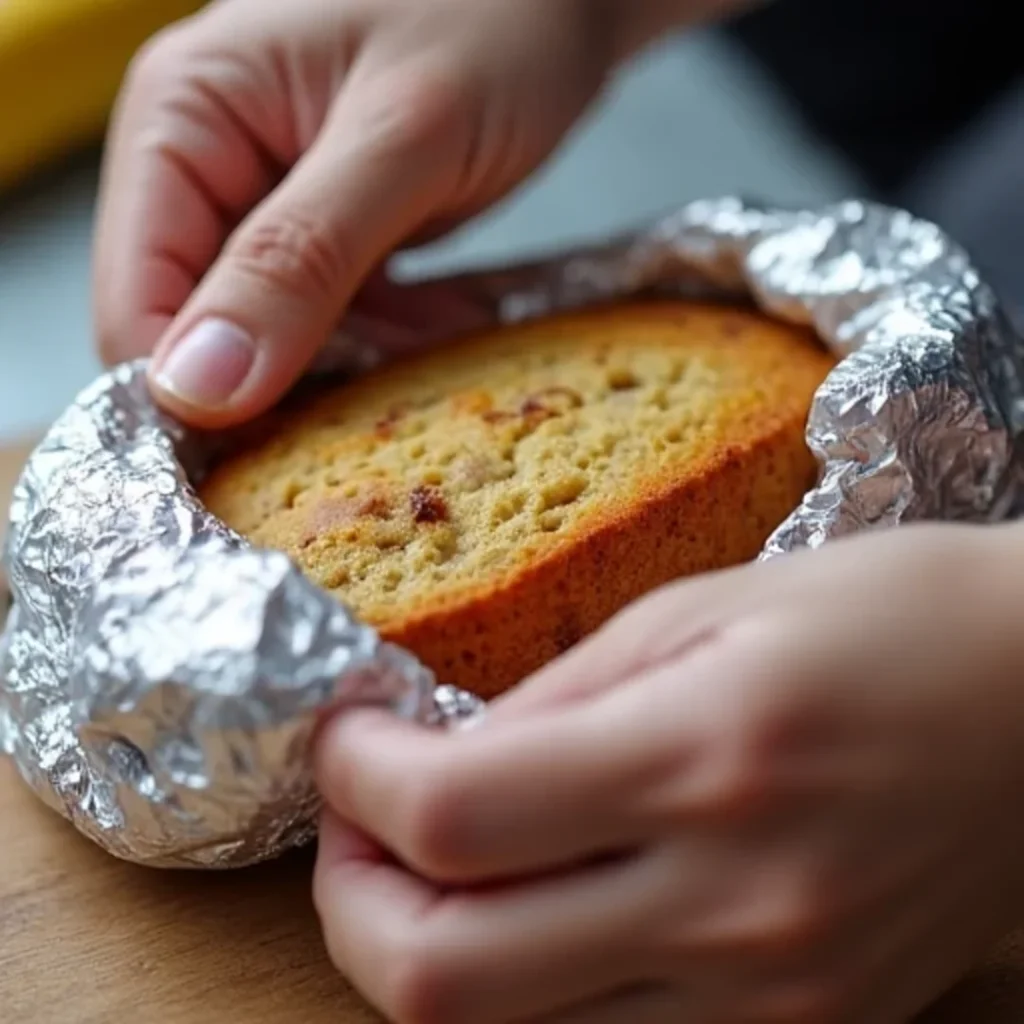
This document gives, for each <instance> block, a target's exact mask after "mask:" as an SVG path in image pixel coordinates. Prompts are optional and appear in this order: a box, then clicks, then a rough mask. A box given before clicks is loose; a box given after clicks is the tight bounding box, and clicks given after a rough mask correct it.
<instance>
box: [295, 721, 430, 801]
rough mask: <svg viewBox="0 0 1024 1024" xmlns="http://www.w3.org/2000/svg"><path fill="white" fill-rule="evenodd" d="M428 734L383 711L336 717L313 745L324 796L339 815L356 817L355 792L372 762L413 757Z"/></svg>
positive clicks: (315, 767)
mask: <svg viewBox="0 0 1024 1024" xmlns="http://www.w3.org/2000/svg"><path fill="white" fill-rule="evenodd" d="M425 732H426V730H424V729H423V728H422V727H420V726H416V725H414V724H412V723H410V722H407V721H405V720H404V719H401V718H398V717H397V716H396V715H394V714H392V713H391V712H389V711H384V710H381V709H379V708H356V709H349V710H343V711H340V712H336V713H334V714H333V715H331V717H329V718H327V719H326V720H325V721H324V722H323V724H322V725H321V726H320V728H319V730H318V731H317V734H316V737H315V738H314V742H313V774H314V778H315V779H316V783H317V786H318V788H319V790H320V794H321V796H323V798H324V800H326V801H327V803H328V805H329V806H330V807H331V808H333V809H334V810H335V811H337V812H339V813H341V814H346V813H348V814H349V815H352V813H353V812H354V811H355V808H356V802H357V801H356V797H355V793H354V790H355V789H356V788H357V787H358V786H359V785H360V783H361V780H362V779H363V776H364V775H365V773H366V771H367V768H368V767H369V765H368V758H370V757H373V756H374V755H378V756H380V757H382V758H387V759H390V758H391V757H393V756H399V757H400V756H402V753H403V752H404V753H408V754H411V753H412V752H413V749H414V747H415V745H416V744H417V743H418V742H420V741H421V739H422V737H423V735H424V734H425Z"/></svg>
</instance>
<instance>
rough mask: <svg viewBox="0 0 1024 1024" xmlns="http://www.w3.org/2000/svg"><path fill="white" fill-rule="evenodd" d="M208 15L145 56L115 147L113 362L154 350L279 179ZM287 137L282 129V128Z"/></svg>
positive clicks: (109, 355)
mask: <svg viewBox="0 0 1024 1024" xmlns="http://www.w3.org/2000/svg"><path fill="white" fill-rule="evenodd" d="M206 26H207V21H206V20H204V19H202V17H201V16H197V17H196V18H194V19H190V20H188V21H187V22H182V23H181V24H179V25H178V26H175V27H174V28H173V29H171V30H168V31H166V32H165V33H163V34H162V35H160V36H158V37H156V38H155V39H154V40H153V41H152V42H151V43H150V44H149V45H148V46H147V47H145V48H144V49H143V50H142V52H141V53H140V55H139V56H138V57H137V58H136V60H135V62H134V63H133V66H132V70H131V71H130V73H129V76H128V82H127V85H126V87H125V90H124V91H123V94H122V98H121V100H120V101H119V104H118V109H117V111H116V114H115V117H114V123H113V128H112V131H111V135H110V140H109V142H108V148H107V158H106V160H105V164H104V172H103V180H102V186H101V195H100V204H99V214H98V221H97V231H96V246H95V261H94V263H95V304H96V308H95V316H96V326H97V333H98V338H99V344H100V351H101V355H102V356H103V358H104V359H105V360H106V361H107V362H108V363H113V362H120V361H122V360H125V359H130V358H135V357H138V356H142V355H148V354H149V353H150V352H151V351H152V349H153V346H154V345H155V344H156V342H157V340H158V338H159V337H160V336H161V334H163V332H164V331H165V330H166V329H167V326H168V325H169V324H170V322H171V320H172V318H173V317H174V315H175V314H176V313H177V312H178V310H179V309H181V307H182V305H183V304H184V303H185V301H186V300H187V298H188V296H189V295H190V294H191V292H192V291H193V289H194V288H195V286H196V284H197V283H198V282H199V280H200V279H201V277H202V275H203V274H204V273H205V271H206V269H207V268H208V267H209V266H210V264H211V263H212V262H213V260H214V259H215V257H216V255H217V253H218V251H219V250H220V248H221V246H222V244H223V242H224V239H225V238H226V237H227V234H228V232H229V230H230V229H231V226H232V225H233V224H234V223H236V222H237V221H238V220H239V219H240V218H241V216H242V215H243V214H244V213H245V212H246V211H247V210H248V209H250V208H251V207H252V206H253V205H254V204H255V203H256V202H258V201H259V200H260V199H261V198H262V197H263V196H264V195H266V194H267V192H268V191H269V190H270V188H271V187H272V185H273V183H274V181H275V180H276V177H277V173H278V172H277V170H276V164H275V160H274V158H273V157H272V155H271V151H272V150H274V149H275V148H276V150H277V154H278V156H279V157H280V158H281V159H283V158H285V157H287V155H288V154H287V151H286V146H285V145H284V142H283V140H279V139H275V138H274V137H273V133H269V134H268V133H267V132H266V131H264V132H258V131H257V129H256V126H254V125H253V124H252V123H251V122H249V121H248V120H246V117H245V110H244V109H243V108H239V109H237V110H236V108H235V106H233V105H232V104H231V103H230V102H229V100H228V99H226V98H225V97H228V96H229V95H230V93H231V87H230V84H229V83H230V79H231V76H232V75H234V74H235V72H236V70H237V69H236V68H235V67H234V65H233V64H232V63H231V62H230V61H229V60H227V59H225V58H223V57H217V56H214V55H212V51H211V50H210V49H209V47H211V46H212V43H213V42H214V41H215V40H213V39H212V37H211V38H210V40H209V41H208V38H207V37H208V36H210V33H209V32H208V31H207V28H206ZM278 134H280V133H278Z"/></svg>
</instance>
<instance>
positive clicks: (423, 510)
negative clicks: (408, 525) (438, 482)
mask: <svg viewBox="0 0 1024 1024" xmlns="http://www.w3.org/2000/svg"><path fill="white" fill-rule="evenodd" d="M409 508H410V509H412V518H413V520H414V521H415V522H417V523H443V522H444V521H445V520H446V519H447V518H448V504H447V502H445V500H444V495H443V494H442V493H441V492H440V491H439V490H438V489H437V488H436V487H427V486H424V485H420V486H419V487H414V488H413V489H412V490H411V491H410V492H409Z"/></svg>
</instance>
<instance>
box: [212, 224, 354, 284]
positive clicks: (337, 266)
mask: <svg viewBox="0 0 1024 1024" xmlns="http://www.w3.org/2000/svg"><path fill="white" fill-rule="evenodd" d="M351 253H352V248H351V247H350V246H349V245H348V244H347V242H346V241H345V240H344V239H343V238H342V233H341V231H340V230H332V231H329V230H327V229H326V228H325V226H324V225H323V224H318V223H317V222H316V221H315V220H314V219H313V218H311V217H309V216H305V215H301V214H293V215H291V216H288V217H281V218H276V219H273V220H265V221H261V222H259V223H256V224H251V225H248V226H247V227H245V228H243V229H242V230H241V231H239V232H238V233H237V234H236V236H235V237H234V238H233V239H232V240H231V243H230V244H229V246H228V248H227V251H226V258H227V259H228V260H229V261H230V265H231V266H232V267H233V268H234V269H235V270H236V271H237V272H239V273H241V274H243V275H245V276H247V277H253V278H256V279H257V280H258V281H260V282H261V283H262V284H265V285H269V286H270V287H271V288H273V289H275V290H277V291H283V292H286V293H289V294H293V295H295V296H296V297H298V298H304V299H309V300H313V301H316V302H321V301H324V300H325V299H329V300H333V299H336V298H337V297H338V296H339V294H340V292H341V291H342V290H343V289H344V287H345V285H346V283H347V282H349V281H351V280H352V279H353V276H354V273H355V266H354V260H353V258H352V255H351Z"/></svg>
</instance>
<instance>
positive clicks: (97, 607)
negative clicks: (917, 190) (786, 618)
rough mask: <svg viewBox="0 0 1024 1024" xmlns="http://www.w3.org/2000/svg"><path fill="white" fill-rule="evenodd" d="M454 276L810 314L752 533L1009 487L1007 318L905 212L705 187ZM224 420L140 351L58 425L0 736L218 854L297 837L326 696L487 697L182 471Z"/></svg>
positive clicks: (1016, 354) (99, 819) (954, 514)
mask: <svg viewBox="0 0 1024 1024" xmlns="http://www.w3.org/2000/svg"><path fill="white" fill-rule="evenodd" d="M450 284H451V286H452V287H453V288H457V289H459V290H460V291H461V292H462V293H464V295H465V296H466V298H467V301H473V302H475V303H477V304H478V305H479V306H480V307H481V308H482V309H486V310H488V311H489V312H490V313H491V314H492V315H493V318H494V319H495V321H497V322H507V321H512V320H521V319H523V318H528V317H535V316H541V315H545V314H548V313H551V312H554V311H558V310H564V309H570V308H578V307H581V306H586V305H592V304H595V303H600V302H606V301H614V300H621V299H625V298H628V297H631V296H638V295H640V294H646V293H658V294H675V295H679V294H686V295H693V294H700V295H707V294H712V295H715V296H717V297H719V298H723V299H727V300H729V301H734V302H738V303H749V302H751V301H753V302H754V303H756V304H757V305H759V306H760V307H761V308H763V309H764V310H765V311H766V312H768V313H769V314H771V315H773V316H776V317H779V318H780V319H783V320H788V321H792V322H797V323H804V324H811V325H813V326H814V328H815V329H816V330H817V332H818V333H819V335H820V336H821V338H822V339H823V340H824V341H825V343H826V344H828V345H829V346H830V347H831V348H832V349H833V350H834V351H835V352H836V353H837V354H839V355H840V356H843V357H845V358H844V359H843V361H842V362H841V363H840V364H839V365H838V366H837V368H836V369H835V370H834V371H833V372H832V374H831V375H830V376H829V378H828V379H827V380H826V382H825V383H824V384H823V386H822V387H821V389H820V390H819V392H818V394H817V396H816V398H815V401H814V404H813V408H812V411H811V415H810V420H809V424H808V431H807V439H808V444H809V445H810V447H811V448H812V450H813V451H814V453H815V454H816V455H817V457H818V459H819V461H820V464H821V476H820V481H819V483H818V485H817V486H816V487H815V488H814V489H813V490H812V491H811V492H810V493H809V494H808V495H807V496H806V498H805V499H804V501H803V502H802V504H801V505H800V507H799V508H797V509H795V510H794V512H793V514H792V515H791V516H790V517H789V519H787V521H786V522H785V523H783V524H782V526H781V527H780V528H779V529H778V530H777V531H776V532H775V534H774V535H773V536H772V537H771V539H770V540H769V541H768V543H767V545H766V547H765V550H764V553H763V557H765V558H770V557H773V556H775V555H778V554H781V553H784V552H787V551H791V550H794V549H796V548H801V547H817V546H819V545H820V544H822V543H823V542H825V541H826V540H828V539H829V538H832V537H837V536H840V535H843V534H847V533H851V532H854V531H858V530H865V529H872V528H876V527H887V526H893V525H897V524H899V523H905V522H910V521H913V520H922V519H933V520H938V519H946V520H961V521H971V522H988V521H994V520H999V519H1004V518H1007V517H1009V516H1012V515H1015V514H1018V513H1019V512H1020V510H1021V506H1022V504H1024V503H1022V488H1021V461H1020V460H1019V459H1018V458H1017V457H1016V456H1017V448H1018V444H1019V440H1020V436H1021V428H1022V422H1024V404H1022V402H1024V364H1022V351H1024V349H1022V344H1021V340H1020V338H1018V336H1017V335H1016V334H1015V333H1014V330H1013V328H1012V327H1011V325H1010V323H1009V321H1008V319H1007V317H1006V316H1005V315H1004V313H1003V311H1002V310H1001V309H1000V307H999V305H998V303H997V301H996V299H995V297H994V295H993V293H992V291H991V289H990V288H989V287H987V286H986V285H985V284H984V283H983V282H982V281H981V280H980V279H979V277H978V275H977V273H976V272H975V270H974V269H973V267H972V266H971V264H970V261H969V259H968V257H967V256H966V254H965V253H964V252H963V251H962V250H961V249H960V248H959V247H958V246H957V245H956V244H954V243H953V242H952V241H950V239H948V238H947V237H945V236H944V235H943V234H942V232H940V231H939V230H938V229H937V228H936V227H934V226H933V225H931V224H928V223H925V222H922V221H920V220H915V219H914V218H912V217H911V216H909V215H908V214H906V213H903V212H900V211H897V210H891V209H886V208H882V207H878V206H872V205H869V204H865V203H860V202H847V203H843V204H841V205H838V206H834V207H830V208H828V209H824V210H819V211H800V210H797V211H793V210H772V209H766V208H763V207H758V206H753V205H747V204H744V203H743V202H741V201H740V200H737V199H722V200H714V201H707V202H700V203H695V204H691V205H690V206H687V207H686V208H684V209H683V210H681V211H679V212H677V213H675V214H673V215H671V216H669V217H667V218H665V219H663V220H661V221H660V222H659V223H657V224H656V225H654V226H653V227H650V228H648V229H646V230H643V231H640V232H638V233H636V234H634V235H633V236H631V237H628V238H624V239H620V240H618V241H616V242H613V243H611V244H608V245H605V246H601V247H596V248H593V249H589V250H586V251H576V252H572V253H567V254H564V255H562V256H559V257H557V258H552V259H549V260H545V261H542V262H538V263H534V264H531V265H528V266H521V267H517V268H511V269H504V270H501V271H492V272H483V273H477V274H473V275H468V276H465V277H462V278H459V279H453V280H452V281H451V282H450ZM369 340H372V338H368V337H367V336H366V334H365V332H363V334H362V336H360V332H359V330H357V329H355V328H353V329H352V330H351V331H350V332H349V333H348V334H347V335H342V342H341V344H340V345H338V346H336V347H335V348H333V349H332V351H331V353H329V355H331V356H332V357H337V356H339V355H340V356H341V357H343V358H342V359H341V360H340V362H339V360H338V359H337V358H332V359H330V360H328V362H330V363H331V365H332V367H333V369H334V370H335V371H337V370H338V369H339V366H341V365H343V364H345V363H347V364H348V365H349V367H351V365H352V360H353V358H356V357H358V358H360V359H361V358H362V357H363V356H365V353H366V343H367V341H369ZM230 443H231V440H230V439H225V438H217V437H213V436H210V435H201V434H198V433H195V432H191V431H187V430H185V429H183V428H182V427H181V426H180V425H179V424H177V423H175V422H173V421H172V420H170V419H169V418H168V417H166V416H165V415H163V414H162V413H160V412H158V411H157V410H156V409H155V408H154V406H153V404H152V402H151V400H150V398H149V395H148V393H147V390H146V387H145V381H144V366H142V365H141V364H133V365H128V366H123V367H120V368H118V369H117V370H115V371H114V372H112V373H110V374H109V375H107V376H104V377H103V378H101V379H100V380H99V381H97V382H96V383H95V384H94V385H93V386H92V387H91V388H89V389H88V390H87V391H85V392H84V393H83V394H82V395H81V396H80V397H79V398H78V399H77V401H76V402H75V403H74V404H73V405H72V407H71V408H70V409H69V410H68V411H67V412H66V413H65V415H64V416H63V417H62V418H61V419H60V420H59V421H58V422H57V423H56V425H55V426H54V427H53V429H52V430H51V431H50V432H49V434H48V435H47V437H46V439H45V440H44V442H43V443H42V445H41V446H40V447H39V448H38V449H37V450H36V452H35V453H34V454H33V456H32V457H31V459H30V461H29V463H28V466H27V468H26V470H25V473H24V475H23V477H22V479H21V481H20V483H19V485H18V488H17V491H16V494H15V497H14V503H13V507H12V509H11V527H10V532H9V536H8V542H7V549H6V566H7V570H8V574H9V578H10V585H11V590H12V594H13V598H14V603H13V607H12V609H11V612H10V615H9V618H8V622H7V625H6V629H5V631H4V634H3V638H2V641H0V749H2V750H3V751H5V752H6V753H8V754H10V755H11V756H13V758H14V760H15V762H16V764H17V766H18V768H19V769H20V771H21V774H22V775H23V777H24V778H25V780H26V782H27V783H28V784H29V785H30V786H31V787H32V788H33V789H34V790H35V792H36V793H37V794H38V795H39V796H40V797H41V798H42V799H43V800H45V801H46V802H47V803H48V804H49V805H50V806H51V807H53V808H55V809H56V810H58V811H59V812H60V813H62V814H64V815H65V816H66V817H68V818H69V819H70V820H71V821H72V822H74V824H75V825H76V826H77V827H78V828H79V829H80V830H81V831H82V832H84V833H85V834H86V835H88V836H90V837H91V838H93V839H94V840H96V841H97V842H98V843H100V844H101V845H102V846H103V847H105V848H106V849H107V850H109V851H110V852H111V853H114V854H116V855H117V856H120V857H124V858H127V859H130V860H135V861H139V862H143V863H147V864H153V865H163V866H193V867H230V866H235V865H241V864H247V863H251V862H254V861H258V860H262V859H265V858H268V857H271V856H274V855H276V854H279V853H281V852H283V851H284V850H286V849H287V848H289V847H291V846H293V845H295V844H297V843H300V842H302V841H304V840H305V839H307V838H308V837H309V836H310V835H311V833H312V828H313V825H312V822H313V820H314V817H315V812H316V808H317V799H316V795H315V792H314V788H313V786H312V783H311V779H310V774H309V764H308V747H309V741H310V737H311V735H312V732H313V730H314V728H315V727H316V724H317V722H318V720H319V719H320V718H321V717H322V715H323V714H324V713H325V712H326V711H328V710H330V709H332V708H336V707H340V706H351V705H355V704H374V705H379V706H383V707H390V708H392V709H393V710H394V711H395V712H396V713H398V714H401V715H404V716H407V717H409V718H412V719H415V720H418V721H421V722H424V723H430V724H435V725H440V726H443V725H446V724H449V723H452V722H460V721H463V720H464V719H466V718H472V717H473V716H475V715H478V714H479V713H480V706H479V703H478V702H477V701H476V700H475V699H474V698H472V697H471V696H469V695H468V694H463V693H459V692H457V691H454V690H452V689H450V688H447V687H435V681H434V680H433V678H432V677H431V675H430V673H429V672H428V671H427V670H426V669H424V668H423V667H422V666H421V665H419V664H418V663H417V662H416V660H415V659H414V658H413V657H412V656H411V655H409V654H408V653H405V652H402V651H400V650H397V649H395V648H393V647H389V646H388V645H386V644H383V643H382V642H381V641H380V639H379V638H378V637H377V636H376V634H375V633H374V632H373V631H372V630H371V629H369V628H367V627H366V626H365V625H362V624H360V623H359V622H357V621H356V620H355V618H354V617H353V616H352V615H351V614H350V613H349V612H348V611H346V610H345V609H344V608H343V607H341V606H340V605H338V604H337V603H336V602H335V601H334V600H333V599H332V598H331V597H329V596H328V595H327V594H326V593H324V592H321V591H319V590H318V589H317V588H316V587H314V586H313V585H312V584H310V583H308V582H307V581H306V580H305V579H304V578H303V577H302V576H301V575H300V573H299V572H298V570H297V569H296V568H295V567H294V566H293V565H292V564H291V563H290V562H289V561H288V560H287V559H286V558H285V557H284V556H282V555H279V554H274V553H270V552H265V551H259V550H255V549H253V548H252V547H251V546H250V545H248V544H247V543H246V542H245V541H244V540H243V539H242V538H240V537H238V536H237V535H235V534H234V533H232V531H230V530H229V529H228V528H227V527H226V526H224V525H223V524H222V523H220V522H218V521H217V520H215V519H214V518H213V517H212V516H211V515H210V514H209V513H208V512H207V511H206V510H205V509H204V508H203V507H202V506H201V504H200V503H199V501H198V500H197V498H196V496H195V492H194V491H193V489H192V487H191V485H190V481H194V480H196V479H197V478H198V477H199V476H201V474H202V473H203V471H204V469H205V467H206V466H207V465H208V464H209V462H210V460H211V459H214V458H216V457H217V455H218V454H219V453H220V452H222V451H223V450H224V446H225V445H230ZM838 585H840V583H839V581H837V586H838Z"/></svg>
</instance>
